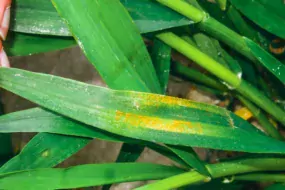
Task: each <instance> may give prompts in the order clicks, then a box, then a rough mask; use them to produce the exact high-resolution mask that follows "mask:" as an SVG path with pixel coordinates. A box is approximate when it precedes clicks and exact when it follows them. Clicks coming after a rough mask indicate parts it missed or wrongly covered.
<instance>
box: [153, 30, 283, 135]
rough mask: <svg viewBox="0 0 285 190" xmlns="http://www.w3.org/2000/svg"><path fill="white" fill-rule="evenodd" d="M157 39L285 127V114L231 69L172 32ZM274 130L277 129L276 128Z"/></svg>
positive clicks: (158, 36)
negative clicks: (220, 80)
mask: <svg viewBox="0 0 285 190" xmlns="http://www.w3.org/2000/svg"><path fill="white" fill-rule="evenodd" d="M157 38H159V39H160V40H162V41H163V42H164V43H166V44H168V45H169V46H170V47H172V48H173V49H175V50H177V51H178V52H180V53H182V54H183V55H185V56H186V57H188V58H189V59H191V60H193V61H195V62H196V63H197V64H199V65H200V66H202V67H203V68H205V69H206V70H208V71H209V72H211V73H212V74H214V75H216V76H217V77H218V78H220V79H222V80H223V81H225V82H226V83H227V84H228V85H229V86H230V87H229V88H230V89H235V90H237V91H238V92H239V93H240V94H242V95H243V96H246V97H247V98H248V99H250V100H251V101H252V102H254V103H255V104H257V105H258V106H259V107H261V108H262V109H264V110H265V111H267V112H268V113H270V114H271V115H272V116H274V117H275V118H276V119H277V120H278V121H280V122H281V123H282V124H284V125H285V112H284V111H283V110H282V109H281V108H280V107H279V106H277V105H276V104H275V103H273V102H272V101H271V100H270V99H268V98H267V97H266V96H265V95H264V94H262V93H261V92H260V91H259V90H257V89H256V88H255V87H253V86H251V85H250V84H248V83H247V82H246V81H243V80H242V79H240V78H238V76H236V75H235V74H234V73H233V72H231V71H230V70H229V69H227V68H226V67H224V66H222V65H221V64H220V63H218V62H216V61H215V60H213V59H212V58H211V57H209V56H208V55H206V54H204V53H202V52H201V51H200V50H198V49H197V48H196V47H194V46H192V45H190V44H189V43H188V42H186V41H184V40H183V39H181V38H180V37H178V36H176V35H175V34H173V33H171V32H167V33H161V34H158V35H157ZM274 130H276V129H275V128H274Z"/></svg>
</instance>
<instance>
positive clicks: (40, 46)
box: [3, 32, 76, 56]
mask: <svg viewBox="0 0 285 190" xmlns="http://www.w3.org/2000/svg"><path fill="white" fill-rule="evenodd" d="M3 45H4V48H5V51H6V53H7V54H8V55H9V56H26V55H32V54H37V53H43V52H49V51H55V50H60V49H65V48H68V47H72V46H75V45H76V42H75V40H74V39H73V38H67V37H54V36H38V35H29V34H23V33H18V32H10V33H9V35H8V38H7V39H6V40H5V41H4V42H3Z"/></svg>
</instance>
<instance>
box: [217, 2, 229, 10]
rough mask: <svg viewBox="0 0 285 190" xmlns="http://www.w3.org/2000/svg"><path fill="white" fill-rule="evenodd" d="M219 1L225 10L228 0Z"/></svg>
mask: <svg viewBox="0 0 285 190" xmlns="http://www.w3.org/2000/svg"><path fill="white" fill-rule="evenodd" d="M217 3H219V5H220V8H221V9H222V10H223V11H225V10H226V8H227V0H217Z"/></svg>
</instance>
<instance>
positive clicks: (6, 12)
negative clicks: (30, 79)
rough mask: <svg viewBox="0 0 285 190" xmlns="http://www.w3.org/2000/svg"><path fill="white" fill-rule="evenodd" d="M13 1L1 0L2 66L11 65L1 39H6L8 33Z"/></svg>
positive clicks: (0, 51) (0, 34)
mask: <svg viewBox="0 0 285 190" xmlns="http://www.w3.org/2000/svg"><path fill="white" fill-rule="evenodd" d="M11 1H12V0H0V67H10V64H9V60H8V57H7V55H6V53H5V51H4V49H3V46H2V41H1V40H5V39H6V36H7V33H8V29H9V22H10V8H11Z"/></svg>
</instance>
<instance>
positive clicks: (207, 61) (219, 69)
mask: <svg viewBox="0 0 285 190" xmlns="http://www.w3.org/2000/svg"><path fill="white" fill-rule="evenodd" d="M156 37H157V38H159V39H160V40H161V41H163V42H164V43H166V44H168V45H169V46H170V47H172V48H174V49H175V50H177V51H178V52H180V53H182V54H183V55H185V56H186V57H188V58H190V59H191V60H193V61H195V62H196V63H198V64H199V65H200V66H202V67H203V68H205V69H206V70H208V71H209V72H211V73H213V74H214V75H216V76H217V77H219V78H220V79H222V80H223V81H226V82H227V83H229V85H231V86H232V87H233V88H235V87H238V86H239V84H240V82H241V81H240V79H239V78H238V77H237V76H236V75H235V74H234V73H232V72H231V71H230V70H228V69H227V68H226V67H224V66H222V65H221V64H219V63H218V62H216V61H215V60H213V59H212V58H211V57H209V56H207V55H206V54H204V53H203V52H201V51H200V50H199V49H197V48H196V47H194V46H192V45H190V44H189V43H188V42H186V41H184V40H183V39H181V38H180V37H178V36H176V35H175V34H173V33H171V32H167V33H161V34H158V35H157V36H156Z"/></svg>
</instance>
